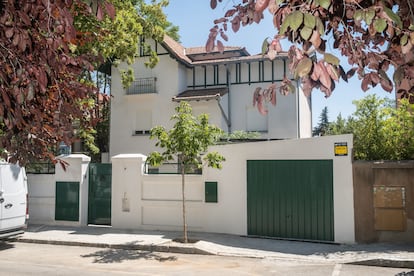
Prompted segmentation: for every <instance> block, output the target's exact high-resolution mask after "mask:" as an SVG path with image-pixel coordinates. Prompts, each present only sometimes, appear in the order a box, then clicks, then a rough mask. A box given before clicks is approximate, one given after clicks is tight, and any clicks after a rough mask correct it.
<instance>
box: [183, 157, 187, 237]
mask: <svg viewBox="0 0 414 276" xmlns="http://www.w3.org/2000/svg"><path fill="white" fill-rule="evenodd" d="M184 187H185V166H184V164H182V166H181V193H182V196H183V231H184V243H188V236H187V220H186V214H185V192H184V191H185V189H184Z"/></svg>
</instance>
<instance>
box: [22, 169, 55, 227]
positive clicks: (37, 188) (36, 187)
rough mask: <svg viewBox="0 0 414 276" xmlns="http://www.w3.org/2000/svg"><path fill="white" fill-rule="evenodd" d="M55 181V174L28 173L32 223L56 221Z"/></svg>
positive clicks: (30, 218)
mask: <svg viewBox="0 0 414 276" xmlns="http://www.w3.org/2000/svg"><path fill="white" fill-rule="evenodd" d="M55 183H56V180H55V175H54V174H27V186H28V191H29V223H30V224H51V223H54V221H55V193H56V186H55Z"/></svg>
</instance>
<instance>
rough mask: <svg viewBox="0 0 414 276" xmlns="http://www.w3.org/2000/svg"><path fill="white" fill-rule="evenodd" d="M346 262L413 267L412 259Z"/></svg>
mask: <svg viewBox="0 0 414 276" xmlns="http://www.w3.org/2000/svg"><path fill="white" fill-rule="evenodd" d="M346 264H352V265H366V266H380V267H395V268H414V261H409V260H391V259H370V260H364V261H357V262H350V263H346Z"/></svg>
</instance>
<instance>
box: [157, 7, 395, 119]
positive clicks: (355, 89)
mask: <svg viewBox="0 0 414 276" xmlns="http://www.w3.org/2000/svg"><path fill="white" fill-rule="evenodd" d="M232 5H233V1H232V0H223V1H222V2H221V3H219V4H218V6H217V8H216V9H215V10H211V8H210V1H209V0H197V1H190V0H170V5H169V6H168V7H167V8H166V9H165V13H166V14H167V16H168V20H169V21H171V22H172V23H173V24H174V25H177V26H179V28H180V31H179V34H180V39H181V44H182V45H183V46H184V47H195V46H204V45H205V42H206V40H207V37H208V34H209V30H210V28H211V27H212V26H213V25H214V24H213V21H214V19H217V18H220V17H222V16H223V14H224V13H225V11H227V10H228V9H229V8H231V6H232ZM264 15H265V18H264V20H263V21H261V23H260V24H252V25H249V26H247V27H244V28H240V30H239V32H237V33H233V31H231V30H229V31H228V32H227V35H228V36H229V41H228V42H227V43H226V45H228V46H244V47H246V49H247V50H248V52H249V53H250V54H257V53H260V52H261V46H262V42H263V40H264V39H265V38H266V37H273V35H274V34H275V30H274V28H273V24H272V18H271V15H270V13H269V12H268V11H267V10H266V11H265V12H264ZM284 50H287V47H286V48H285V49H284ZM371 93H375V94H377V95H378V96H379V97H389V98H392V99H394V94H389V93H387V92H384V91H383V90H382V89H381V88H380V87H377V88H374V89H372V88H371V89H370V90H368V91H367V92H365V93H364V92H363V91H362V90H361V86H360V82H359V80H358V78H357V76H354V77H353V79H352V80H351V81H349V82H348V83H346V82H344V81H340V82H339V83H337V84H336V89H335V91H334V92H333V93H332V95H331V96H330V97H329V98H325V96H324V94H323V93H321V92H320V91H319V90H316V89H315V90H314V91H313V92H312V113H313V125H316V124H317V123H318V121H319V116H320V114H321V111H322V109H323V108H324V107H325V106H327V107H328V115H329V120H330V121H334V120H335V119H336V117H337V116H338V114H339V113H341V114H342V116H343V117H348V116H349V115H351V114H352V113H353V112H354V111H355V107H354V105H353V104H352V101H353V100H357V99H361V98H363V97H365V96H366V95H367V94H371ZM275 108H277V106H276V107H275Z"/></svg>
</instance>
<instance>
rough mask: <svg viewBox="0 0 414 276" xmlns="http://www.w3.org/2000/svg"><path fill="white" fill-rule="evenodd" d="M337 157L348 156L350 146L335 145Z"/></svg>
mask: <svg viewBox="0 0 414 276" xmlns="http://www.w3.org/2000/svg"><path fill="white" fill-rule="evenodd" d="M334 149H335V156H347V155H348V144H347V143H346V142H341V143H335V147H334Z"/></svg>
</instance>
